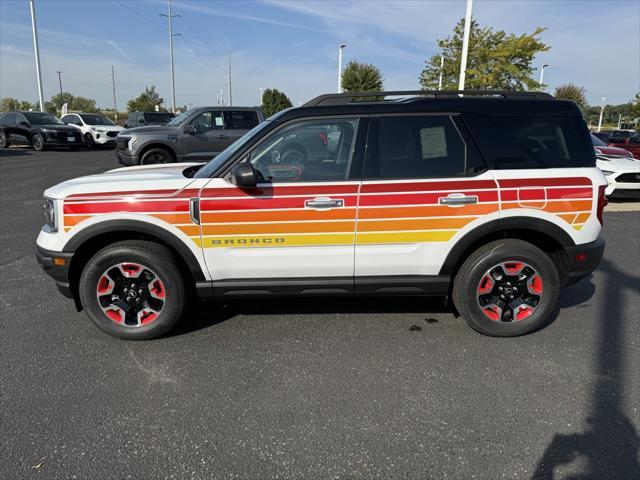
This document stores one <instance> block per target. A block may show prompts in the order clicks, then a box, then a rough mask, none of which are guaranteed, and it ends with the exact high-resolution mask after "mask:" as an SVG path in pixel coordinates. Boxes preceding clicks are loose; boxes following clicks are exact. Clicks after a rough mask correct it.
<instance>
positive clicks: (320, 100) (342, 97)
mask: <svg viewBox="0 0 640 480" xmlns="http://www.w3.org/2000/svg"><path fill="white" fill-rule="evenodd" d="M460 95H468V96H473V97H501V98H531V99H536V98H537V99H547V100H548V99H550V98H553V95H550V94H548V93H544V92H512V91H509V90H397V91H390V92H359V93H329V94H326V95H320V96H318V97H315V98H314V99H312V100H309V101H308V102H307V103H305V104H304V105H303V107H317V106H319V105H347V104H349V103H353V102H354V100H355V99H357V98H361V97H378V98H380V97H381V98H382V99H383V98H384V97H398V96H405V97H406V96H413V97H434V98H438V97H452V96H460ZM374 101H379V100H374ZM382 101H384V100H382Z"/></svg>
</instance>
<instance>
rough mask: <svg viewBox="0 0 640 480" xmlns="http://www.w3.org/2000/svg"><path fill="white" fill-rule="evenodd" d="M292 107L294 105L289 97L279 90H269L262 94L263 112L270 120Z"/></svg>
mask: <svg viewBox="0 0 640 480" xmlns="http://www.w3.org/2000/svg"><path fill="white" fill-rule="evenodd" d="M292 106H293V104H292V103H291V100H289V97H287V96H286V95H285V94H284V93H283V92H281V91H280V90H278V89H275V88H267V89H266V90H265V91H264V93H263V94H262V111H263V112H264V116H265V118H269V117H270V116H271V115H274V114H276V113H278V112H279V111H281V110H284V109H285V108H290V107H292Z"/></svg>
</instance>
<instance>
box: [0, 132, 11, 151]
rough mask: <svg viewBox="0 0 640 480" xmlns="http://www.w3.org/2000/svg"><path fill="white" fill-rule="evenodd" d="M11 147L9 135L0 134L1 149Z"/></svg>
mask: <svg viewBox="0 0 640 480" xmlns="http://www.w3.org/2000/svg"><path fill="white" fill-rule="evenodd" d="M9 145H10V143H9V139H8V138H7V134H6V133H4V132H0V148H7V147H8V146H9Z"/></svg>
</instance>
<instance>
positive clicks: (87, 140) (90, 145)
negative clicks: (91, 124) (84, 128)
mask: <svg viewBox="0 0 640 480" xmlns="http://www.w3.org/2000/svg"><path fill="white" fill-rule="evenodd" d="M84 143H86V144H87V147H88V148H94V147H95V146H96V142H95V140H94V139H93V135H91V134H90V133H85V134H84Z"/></svg>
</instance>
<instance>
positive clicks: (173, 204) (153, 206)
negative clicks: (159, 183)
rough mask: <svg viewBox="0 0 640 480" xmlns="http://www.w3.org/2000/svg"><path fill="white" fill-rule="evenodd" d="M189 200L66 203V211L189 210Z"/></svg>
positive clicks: (140, 211) (134, 211)
mask: <svg viewBox="0 0 640 480" xmlns="http://www.w3.org/2000/svg"><path fill="white" fill-rule="evenodd" d="M188 211H189V202H187V201H186V200H167V201H166V202H155V201H151V200H150V201H140V200H138V201H135V202H95V203H71V204H69V203H66V202H65V204H64V213H116V212H131V213H146V212H188Z"/></svg>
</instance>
